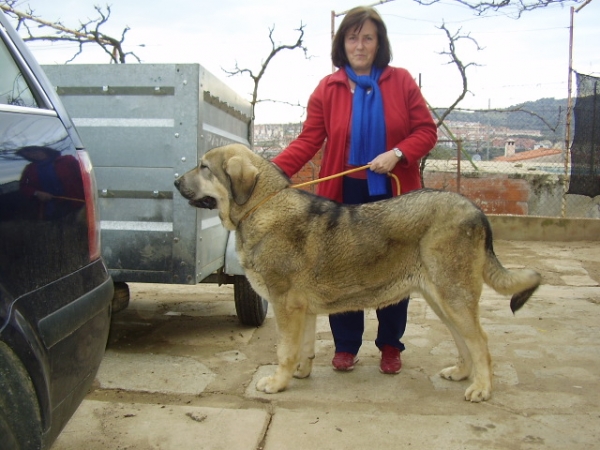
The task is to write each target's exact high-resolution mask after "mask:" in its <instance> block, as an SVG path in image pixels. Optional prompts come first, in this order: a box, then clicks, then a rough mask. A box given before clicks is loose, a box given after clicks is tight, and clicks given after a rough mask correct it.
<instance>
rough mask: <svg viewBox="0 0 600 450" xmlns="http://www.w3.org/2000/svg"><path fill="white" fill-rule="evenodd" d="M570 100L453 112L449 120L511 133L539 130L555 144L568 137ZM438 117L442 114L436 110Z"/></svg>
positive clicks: (543, 100)
mask: <svg viewBox="0 0 600 450" xmlns="http://www.w3.org/2000/svg"><path fill="white" fill-rule="evenodd" d="M566 111H567V99H558V100H557V99H555V98H542V99H539V100H535V101H530V102H525V103H520V104H518V105H514V106H511V107H509V108H506V109H503V110H501V111H500V110H490V111H485V110H478V111H472V112H467V111H460V110H459V111H453V112H452V113H451V114H450V115H449V116H448V117H447V119H446V120H448V121H456V122H479V123H482V124H486V125H489V126H491V127H507V128H510V129H512V130H539V131H540V132H541V134H542V136H543V138H544V139H549V140H552V141H556V140H557V139H560V138H561V137H564V134H565V121H566ZM437 112H438V114H441V113H442V112H443V111H441V110H437Z"/></svg>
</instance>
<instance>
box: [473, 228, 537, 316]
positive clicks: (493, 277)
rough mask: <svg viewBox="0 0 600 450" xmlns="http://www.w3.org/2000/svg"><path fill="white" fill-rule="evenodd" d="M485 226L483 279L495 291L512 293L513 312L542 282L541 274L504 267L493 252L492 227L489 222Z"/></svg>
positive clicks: (506, 293) (505, 293) (511, 307)
mask: <svg viewBox="0 0 600 450" xmlns="http://www.w3.org/2000/svg"><path fill="white" fill-rule="evenodd" d="M486 222H487V220H486ZM486 228H487V229H486V242H485V251H486V261H485V265H484V268H483V279H484V281H485V282H486V284H487V285H489V286H490V287H492V288H493V289H494V290H495V291H496V292H498V293H500V294H504V295H512V298H511V299H510V309H511V310H512V312H513V313H515V312H516V311H518V310H519V309H520V308H521V307H522V306H523V305H524V304H525V303H526V302H527V300H529V297H531V295H532V294H533V293H534V292H535V290H536V289H537V288H538V286H539V285H540V283H541V282H542V276H541V275H540V274H539V273H538V272H536V271H535V270H531V269H518V270H515V269H511V270H509V269H507V268H505V267H504V266H503V265H502V263H501V262H500V261H499V260H498V258H497V257H496V253H494V247H493V243H492V229H491V227H490V225H489V223H487V227H486Z"/></svg>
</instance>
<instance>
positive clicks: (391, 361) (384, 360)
mask: <svg viewBox="0 0 600 450" xmlns="http://www.w3.org/2000/svg"><path fill="white" fill-rule="evenodd" d="M401 370H402V360H401V359H400V350H398V349H397V348H396V347H392V346H391V345H384V346H383V347H382V348H381V364H380V365H379V371H380V372H381V373H387V374H396V373H400V371H401Z"/></svg>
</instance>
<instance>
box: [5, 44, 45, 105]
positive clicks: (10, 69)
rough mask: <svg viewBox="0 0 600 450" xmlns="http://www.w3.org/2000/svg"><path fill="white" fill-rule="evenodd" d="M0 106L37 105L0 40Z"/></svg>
mask: <svg viewBox="0 0 600 450" xmlns="http://www.w3.org/2000/svg"><path fill="white" fill-rule="evenodd" d="M0 67H2V70H1V71H0V105H14V106H28V107H33V108H37V107H38V104H37V102H36V100H35V98H34V96H33V94H32V92H31V90H30V89H29V86H28V85H27V82H26V81H25V78H24V77H23V74H22V73H21V71H20V70H19V68H18V67H17V64H16V63H15V61H14V60H13V57H12V55H11V54H10V52H9V51H8V49H7V48H6V45H5V44H4V42H3V41H2V40H0Z"/></svg>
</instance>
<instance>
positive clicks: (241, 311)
mask: <svg viewBox="0 0 600 450" xmlns="http://www.w3.org/2000/svg"><path fill="white" fill-rule="evenodd" d="M233 298H234V300H235V311H236V313H237V316H238V319H239V320H240V322H241V323H242V324H243V325H250V326H254V327H259V326H261V325H262V324H263V322H264V321H265V316H266V315H267V309H268V308H269V304H268V303H267V301H266V300H265V299H264V298H262V297H261V296H260V295H258V294H257V293H256V292H254V289H252V286H250V283H249V282H248V280H247V279H246V277H245V276H243V275H235V276H234V277H233Z"/></svg>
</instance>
